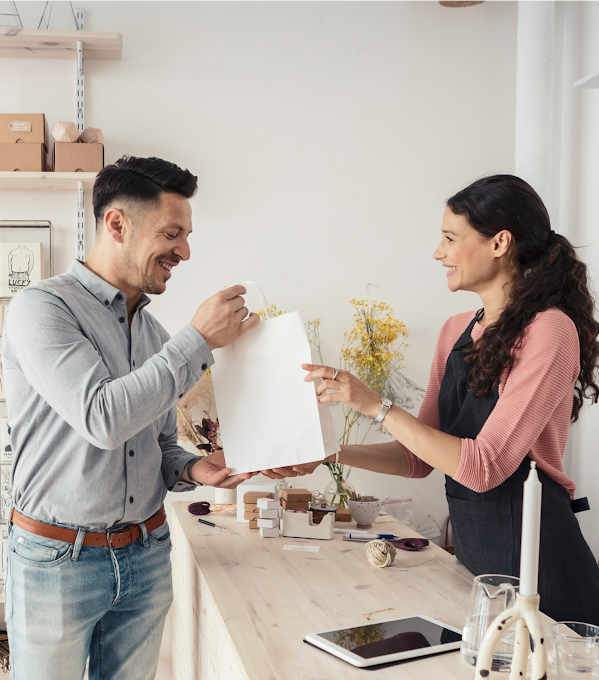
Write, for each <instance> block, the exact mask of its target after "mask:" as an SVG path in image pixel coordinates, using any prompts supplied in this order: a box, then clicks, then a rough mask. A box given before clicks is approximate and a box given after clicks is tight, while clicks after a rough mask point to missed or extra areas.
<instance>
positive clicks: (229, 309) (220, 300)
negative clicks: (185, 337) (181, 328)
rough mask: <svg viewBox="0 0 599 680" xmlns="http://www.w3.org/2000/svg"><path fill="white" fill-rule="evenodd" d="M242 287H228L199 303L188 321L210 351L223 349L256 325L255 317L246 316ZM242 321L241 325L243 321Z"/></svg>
mask: <svg viewBox="0 0 599 680" xmlns="http://www.w3.org/2000/svg"><path fill="white" fill-rule="evenodd" d="M244 293H247V290H246V289H245V288H244V287H243V286H230V287H229V288H225V289H224V290H221V291H220V292H219V293H217V294H216V295H213V296H212V297H210V298H208V299H207V300H206V302H203V303H202V304H201V305H200V306H199V308H198V311H197V312H196V313H195V315H194V317H193V319H192V320H191V325H192V326H193V327H194V328H195V329H196V330H197V331H199V332H200V333H201V334H202V337H203V338H204V340H205V341H206V342H207V343H208V347H210V349H211V350H213V349H217V348H218V347H226V346H227V345H230V344H231V343H232V342H235V340H237V338H240V337H241V336H242V335H243V334H244V333H247V331H249V330H251V329H252V328H254V327H255V326H257V325H258V323H259V322H260V317H259V316H258V315H257V314H254V313H253V312H252V314H250V315H249V317H248V318H247V319H245V317H246V316H247V313H248V310H247V307H246V306H245V301H244V299H243V298H242V297H241V296H242V295H243V294H244ZM244 319H245V321H244Z"/></svg>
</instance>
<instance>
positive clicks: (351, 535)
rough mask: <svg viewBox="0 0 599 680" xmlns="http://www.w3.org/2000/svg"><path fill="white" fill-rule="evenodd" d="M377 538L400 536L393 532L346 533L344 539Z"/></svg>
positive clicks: (365, 539) (369, 539)
mask: <svg viewBox="0 0 599 680" xmlns="http://www.w3.org/2000/svg"><path fill="white" fill-rule="evenodd" d="M377 538H387V539H392V538H399V536H394V535H393V534H356V533H353V534H345V535H344V536H343V540H344V541H374V540H375V539H377Z"/></svg>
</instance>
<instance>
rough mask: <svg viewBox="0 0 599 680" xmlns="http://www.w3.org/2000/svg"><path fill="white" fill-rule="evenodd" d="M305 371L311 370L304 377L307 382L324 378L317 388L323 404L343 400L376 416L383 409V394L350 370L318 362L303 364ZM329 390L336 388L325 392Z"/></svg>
mask: <svg viewBox="0 0 599 680" xmlns="http://www.w3.org/2000/svg"><path fill="white" fill-rule="evenodd" d="M302 368H303V369H304V371H309V373H308V375H307V376H306V377H305V378H304V380H305V381H306V382H312V381H313V380H316V379H317V378H322V382H321V383H320V385H319V386H318V387H317V388H316V394H317V395H318V396H319V401H320V403H321V404H326V403H329V402H337V401H341V402H343V403H344V404H347V405H348V406H349V407H350V408H353V409H354V411H359V412H360V413H363V414H364V415H365V416H370V417H371V418H376V417H377V416H378V414H379V411H380V410H381V395H380V394H379V393H378V392H375V391H374V390H371V389H370V387H367V386H366V385H365V384H364V383H363V382H361V381H360V380H358V378H356V377H355V376H354V375H352V374H351V373H349V372H348V371H341V370H337V369H334V368H330V367H329V366H318V365H316V364H302ZM327 390H336V391H335V392H330V393H329V394H324V392H326V391H327Z"/></svg>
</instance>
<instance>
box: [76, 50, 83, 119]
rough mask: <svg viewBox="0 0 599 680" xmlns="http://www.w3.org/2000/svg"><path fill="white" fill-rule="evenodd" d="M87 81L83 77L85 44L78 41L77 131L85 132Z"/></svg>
mask: <svg viewBox="0 0 599 680" xmlns="http://www.w3.org/2000/svg"><path fill="white" fill-rule="evenodd" d="M84 107H85V81H84V76H83V43H82V42H81V40H78V41H77V129H78V130H79V132H83V128H84V127H85V123H84V113H85V108H84Z"/></svg>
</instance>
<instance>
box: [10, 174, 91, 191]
mask: <svg viewBox="0 0 599 680" xmlns="http://www.w3.org/2000/svg"><path fill="white" fill-rule="evenodd" d="M96 174H97V173H95V172H0V191H60V192H63V193H65V192H69V191H70V192H75V191H77V188H78V186H79V182H83V190H84V191H91V190H92V188H93V186H94V181H95V179H96Z"/></svg>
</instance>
